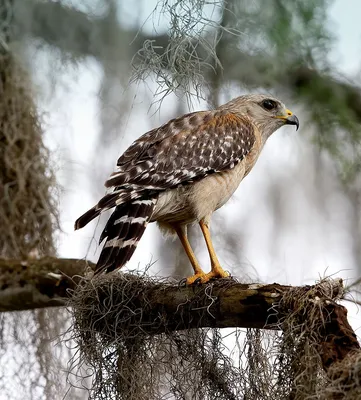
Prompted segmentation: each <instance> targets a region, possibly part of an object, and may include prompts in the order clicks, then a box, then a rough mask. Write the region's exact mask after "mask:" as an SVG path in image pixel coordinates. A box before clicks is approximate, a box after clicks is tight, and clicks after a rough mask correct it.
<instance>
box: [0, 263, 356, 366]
mask: <svg viewBox="0 0 361 400" xmlns="http://www.w3.org/2000/svg"><path fill="white" fill-rule="evenodd" d="M93 267H94V264H92V263H88V262H86V261H84V260H72V259H56V258H43V259H39V260H35V259H30V260H26V261H21V260H4V259H0V311H15V310H29V309H34V308H43V307H52V306H64V305H65V304H66V303H67V302H68V300H67V298H68V297H70V296H72V299H71V305H73V306H74V307H75V308H76V309H77V310H78V311H77V312H81V313H82V318H81V320H82V321H83V323H84V321H85V323H87V322H86V321H88V322H89V326H91V327H92V329H94V330H96V331H99V332H100V333H103V334H104V330H106V329H112V332H113V333H114V332H115V333H116V334H120V331H121V332H122V334H124V331H125V330H127V329H131V330H132V333H134V332H135V329H139V330H140V331H141V332H142V333H143V334H144V333H149V334H159V333H162V332H165V331H174V330H183V329H192V328H200V327H203V328H204V327H213V328H226V327H241V328H260V329H262V328H263V329H281V330H282V329H283V328H284V325H283V324H284V323H285V321H287V320H289V317H290V315H293V314H294V315H295V317H293V318H294V321H296V322H297V325H298V324H302V323H306V322H305V321H307V319H308V318H309V315H310V313H314V318H315V321H316V322H317V323H318V325H317V326H318V328H317V335H318V336H319V338H320V339H319V343H318V352H319V354H320V357H321V360H322V363H323V366H324V368H325V369H326V370H328V369H329V368H330V367H331V366H334V365H335V363H336V362H338V361H341V360H344V359H346V358H347V357H348V356H349V355H350V354H352V353H354V352H355V351H356V352H358V351H359V349H360V346H359V344H358V342H357V340H356V335H355V333H354V332H353V330H352V328H351V327H350V325H349V323H348V321H347V310H346V308H345V307H343V306H341V305H339V304H337V303H336V300H338V299H340V298H341V297H342V294H343V286H342V280H340V279H338V280H325V281H322V282H320V283H319V284H317V285H314V286H304V287H291V286H285V285H279V284H276V283H273V284H254V283H253V284H244V283H238V282H235V281H233V280H230V279H224V280H217V281H214V282H211V283H210V284H207V285H200V286H196V287H185V286H179V285H174V284H169V283H161V282H159V281H152V280H151V279H150V278H145V277H140V276H137V275H133V274H113V275H111V274H110V275H105V276H101V277H99V278H97V279H92V280H82V278H83V277H84V275H85V274H86V273H89V272H90V273H91V271H92V269H93ZM124 299H126V306H125V305H124ZM84 307H85V309H84ZM315 310H316V311H317V312H315ZM307 323H308V322H307ZM312 329H314V328H312ZM118 330H119V332H118ZM106 334H107V335H109V334H110V332H106ZM313 334H315V332H313Z"/></svg>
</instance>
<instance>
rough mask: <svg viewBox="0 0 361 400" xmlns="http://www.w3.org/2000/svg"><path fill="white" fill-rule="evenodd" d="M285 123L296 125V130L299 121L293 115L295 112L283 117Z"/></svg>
mask: <svg viewBox="0 0 361 400" xmlns="http://www.w3.org/2000/svg"><path fill="white" fill-rule="evenodd" d="M285 124H286V125H296V131H298V128H299V127H300V121H299V120H298V118H297V117H296V116H295V114H292V115H290V116H289V117H287V118H285Z"/></svg>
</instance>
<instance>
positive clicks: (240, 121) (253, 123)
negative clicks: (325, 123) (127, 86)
mask: <svg viewBox="0 0 361 400" xmlns="http://www.w3.org/2000/svg"><path fill="white" fill-rule="evenodd" d="M285 124H290V125H296V127H297V129H298V127H299V121H298V118H297V117H296V116H295V115H294V114H293V113H292V112H291V111H290V110H288V109H287V108H286V107H285V106H284V104H283V103H282V102H280V101H279V100H277V99H275V98H273V97H270V96H265V95H260V94H249V95H245V96H240V97H237V98H235V99H233V100H231V101H230V102H228V103H226V104H224V105H222V106H220V107H218V108H217V109H214V110H211V111H198V112H193V113H190V114H186V115H183V116H181V117H179V118H175V119H172V120H170V121H169V122H168V123H166V124H164V125H162V126H161V127H159V128H156V129H153V130H151V131H149V132H147V133H145V134H144V135H143V136H141V137H140V138H139V139H138V140H136V141H135V142H134V143H133V144H132V145H131V146H130V147H129V148H128V149H127V150H126V151H125V153H124V154H123V155H122V156H120V158H119V159H118V163H117V170H116V172H114V173H113V174H111V175H110V177H109V179H108V180H107V181H106V182H105V186H106V187H107V188H110V189H111V191H110V192H109V193H108V194H106V195H105V196H104V197H103V198H102V199H101V200H100V201H99V202H98V204H96V205H95V206H94V207H93V208H91V209H90V210H89V211H87V212H86V213H85V214H84V215H82V216H81V217H80V218H79V219H78V220H77V221H76V222H75V229H80V228H82V227H83V226H85V225H86V224H87V223H88V222H90V221H91V220H92V219H94V218H95V217H97V216H98V215H100V213H102V212H103V211H105V210H109V209H111V208H114V211H113V214H112V215H111V216H110V218H109V220H108V222H107V224H106V226H105V228H104V231H103V233H102V234H101V236H100V241H99V243H101V242H102V241H103V240H104V239H106V240H105V244H104V247H103V249H102V252H101V254H100V257H99V260H98V263H97V266H96V271H95V272H96V273H99V272H111V271H114V270H116V269H119V268H121V267H122V266H123V265H124V264H125V263H126V262H127V261H128V260H129V259H130V258H131V256H132V254H133V253H134V250H135V249H136V246H137V244H138V242H139V240H140V238H141V237H142V235H143V233H144V231H145V228H146V226H147V224H148V223H149V222H155V221H156V222H157V223H158V225H159V226H160V228H161V229H162V230H163V231H165V232H167V233H172V234H175V233H176V234H177V235H178V237H179V239H180V241H181V243H182V245H183V247H184V250H185V252H186V253H187V256H188V258H189V260H190V262H191V264H192V267H193V269H194V275H192V276H191V277H189V278H187V283H188V284H192V283H194V282H202V283H204V282H207V281H208V280H210V279H212V278H223V277H227V276H228V273H227V272H225V271H224V270H223V269H222V267H221V265H220V263H219V261H218V258H217V256H216V253H215V250H214V247H213V244H212V240H211V234H210V220H211V216H212V214H213V212H214V211H215V210H217V209H218V208H220V207H222V206H223V205H224V204H225V203H226V202H227V201H228V200H229V198H230V197H231V196H232V194H233V193H234V191H235V190H236V189H237V187H238V185H239V184H240V183H241V181H242V179H243V178H244V177H245V176H246V175H248V173H249V172H250V171H251V169H252V168H253V166H254V164H255V162H256V161H257V159H258V156H259V155H260V153H261V150H262V148H263V146H264V144H265V143H266V140H267V139H268V138H269V137H270V135H271V134H272V133H273V132H275V131H276V130H277V129H278V128H280V127H281V126H283V125H285ZM194 223H198V224H199V226H200V228H201V230H202V233H203V236H204V239H205V242H206V245H207V248H208V252H209V257H210V262H211V271H210V272H208V273H205V272H204V271H203V269H202V268H201V266H200V265H199V263H198V261H197V259H196V257H195V255H194V252H193V250H192V247H191V245H190V243H189V241H188V238H187V226H188V225H189V224H194Z"/></svg>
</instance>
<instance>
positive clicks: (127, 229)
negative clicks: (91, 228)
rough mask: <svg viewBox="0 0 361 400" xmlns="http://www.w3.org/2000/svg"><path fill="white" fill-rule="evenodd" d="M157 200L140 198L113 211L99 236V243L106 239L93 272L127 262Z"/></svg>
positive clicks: (120, 265) (117, 266)
mask: <svg viewBox="0 0 361 400" xmlns="http://www.w3.org/2000/svg"><path fill="white" fill-rule="evenodd" d="M156 200H157V199H156V197H152V198H149V197H147V198H146V197H142V198H140V199H138V200H133V201H131V202H128V203H126V204H122V205H120V206H117V207H116V208H115V210H114V212H113V214H112V215H111V217H110V218H109V220H108V222H107V224H106V226H105V228H104V231H103V233H102V234H101V236H100V242H101V241H103V240H104V239H105V238H107V239H106V242H105V244H104V247H103V250H102V252H101V254H100V257H99V260H98V263H97V266H96V270H95V272H96V273H100V272H103V271H105V272H111V271H114V270H115V269H117V268H121V267H122V266H123V265H124V264H125V263H126V262H127V261H129V259H130V258H131V256H132V255H133V253H134V251H135V249H136V247H137V245H138V242H139V240H140V238H141V237H142V235H143V233H144V231H145V228H146V227H147V224H148V222H149V220H150V218H151V217H152V214H153V210H154V206H155V203H156Z"/></svg>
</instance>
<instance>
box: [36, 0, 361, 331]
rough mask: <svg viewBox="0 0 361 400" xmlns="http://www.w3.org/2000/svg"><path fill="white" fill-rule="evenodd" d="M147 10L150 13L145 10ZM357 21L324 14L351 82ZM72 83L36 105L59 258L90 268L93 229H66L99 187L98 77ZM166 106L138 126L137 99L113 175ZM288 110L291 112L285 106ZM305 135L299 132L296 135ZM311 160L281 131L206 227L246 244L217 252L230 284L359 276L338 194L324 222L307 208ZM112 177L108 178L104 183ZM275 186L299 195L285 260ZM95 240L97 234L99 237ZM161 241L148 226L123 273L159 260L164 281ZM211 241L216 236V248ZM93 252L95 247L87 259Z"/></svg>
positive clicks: (84, 68) (359, 5)
mask: <svg viewBox="0 0 361 400" xmlns="http://www.w3.org/2000/svg"><path fill="white" fill-rule="evenodd" d="M140 3H142V4H145V3H146V2H140ZM147 4H148V5H149V7H151V4H152V2H148V3H147ZM125 15H126V14H125ZM360 15H361V2H360V1H358V0H338V1H336V2H335V3H334V5H333V6H332V8H331V9H330V16H331V20H333V21H334V22H332V21H331V30H332V32H333V33H334V34H335V35H336V36H337V37H338V42H337V43H338V44H337V48H336V50H335V51H334V52H333V53H332V54H330V58H331V60H332V61H333V62H334V63H335V65H338V66H339V68H340V70H341V71H342V72H344V73H346V74H349V75H350V76H354V75H355V74H356V73H357V72H358V71H359V68H360V60H361V57H360V56H359V54H361V53H360V49H361V24H360V22H359V16H360ZM336 21H337V22H336ZM76 76H77V81H75V80H74V77H72V76H69V73H68V72H66V73H64V75H63V80H64V82H65V85H64V86H61V85H59V86H58V87H57V89H56V91H55V92H53V91H52V89H49V92H48V93H45V94H46V96H44V98H45V99H46V101H44V102H43V103H42V107H43V109H44V110H45V112H46V113H47V116H46V122H47V125H48V129H47V132H46V133H47V144H48V145H49V146H50V147H51V149H52V150H54V154H56V158H57V159H58V160H59V169H58V178H59V180H60V182H61V184H62V185H63V188H64V191H63V193H62V196H61V203H60V211H61V226H62V230H63V232H62V233H61V234H60V236H59V243H58V244H59V246H58V250H59V255H60V256H61V257H74V258H83V257H85V256H86V255H88V258H89V259H91V260H96V255H95V253H94V249H95V245H94V243H95V241H94V240H92V238H93V236H94V229H95V226H96V222H94V223H92V224H89V225H88V226H87V227H86V228H84V229H82V230H81V231H78V232H74V231H73V224H74V221H75V219H76V218H77V217H78V216H79V215H80V214H82V213H83V212H85V211H86V210H87V209H88V208H90V207H91V206H93V205H94V202H95V199H94V198H92V193H94V192H95V190H94V188H91V187H90V185H92V184H94V185H98V184H99V183H98V182H92V180H91V178H90V179H89V177H91V176H92V175H93V173H94V171H93V170H92V159H93V158H94V157H96V151H94V145H95V143H96V138H97V135H98V132H99V120H98V118H99V115H100V111H99V104H98V100H97V94H98V90H99V86H100V81H101V78H102V71H101V69H100V68H99V67H98V66H97V64H96V63H95V62H93V61H89V60H88V61H86V62H85V63H84V65H80V66H79V67H78V70H77V71H76ZM39 81H40V78H39ZM148 95H149V93H148ZM50 99H51V100H50ZM143 99H144V101H143ZM164 104H165V107H164V108H163V109H162V112H161V113H160V115H156V116H155V117H154V118H152V119H151V120H150V121H149V119H148V118H140V116H142V115H144V113H146V112H147V109H148V103H147V101H146V96H145V95H144V93H142V92H140V93H139V95H138V96H137V98H136V99H135V101H134V102H133V106H132V109H131V112H130V114H129V116H127V118H125V121H126V123H125V124H124V126H122V127H121V133H122V135H121V136H122V137H119V140H117V142H116V143H114V145H113V146H112V149H110V150H109V152H110V155H111V154H112V155H113V157H114V166H115V163H116V159H117V156H118V155H119V154H120V153H121V152H122V151H124V150H125V148H126V147H127V146H128V145H129V144H130V143H131V142H132V141H133V140H134V139H135V138H136V137H138V136H140V135H141V134H142V133H144V132H145V131H146V130H148V129H150V128H152V127H156V126H157V125H159V124H160V123H163V122H166V121H165V120H164V119H162V116H164V115H165V116H167V115H169V113H170V112H172V108H173V106H174V104H173V103H172V101H171V98H169V99H168V100H167V102H165V103H164ZM288 106H289V108H294V107H292V105H288ZM301 126H302V121H301ZM127 132H132V136H131V135H127ZM302 134H305V131H303V132H301V133H300V135H302ZM311 152H312V148H311V147H310V146H309V145H308V144H307V143H305V141H304V140H301V138H300V136H299V133H297V134H296V133H295V132H294V131H293V129H292V128H291V127H285V128H283V129H282V130H281V131H279V132H277V134H276V135H274V137H272V138H271V140H269V143H268V144H267V146H266V147H265V149H264V152H263V154H262V156H261V157H260V160H259V161H258V164H257V165H256V167H255V169H254V170H253V171H252V173H251V174H250V176H249V177H247V179H246V180H245V181H244V182H243V183H242V184H241V186H240V188H239V189H238V190H237V192H236V194H235V196H234V198H233V199H232V201H231V202H230V204H227V205H226V206H225V207H224V208H222V209H221V210H219V211H218V212H217V215H216V216H215V218H214V222H213V228H214V231H216V230H217V224H219V221H222V227H223V229H224V228H225V229H227V230H231V231H234V232H235V235H239V237H240V240H239V241H240V243H242V244H243V247H242V258H241V259H239V258H238V257H235V258H234V259H230V258H229V257H228V255H227V254H224V252H222V251H221V250H219V251H218V253H219V258H220V260H221V262H223V264H224V266H225V268H226V269H229V270H230V271H231V272H232V273H233V274H234V275H235V276H242V275H243V274H246V275H247V276H249V277H251V278H253V280H261V281H263V282H273V281H277V282H279V283H285V284H296V285H297V284H306V283H308V284H310V283H312V282H314V281H315V280H317V279H318V278H319V277H320V276H323V275H325V274H326V275H330V274H337V276H341V277H343V278H345V279H347V278H353V277H355V276H356V271H354V270H352V268H353V259H352V252H351V246H350V242H352V240H350V237H349V231H348V225H347V218H348V216H349V206H348V203H347V199H346V198H344V197H343V196H342V195H341V196H340V195H339V194H338V190H337V188H335V190H334V191H332V192H330V196H329V198H328V200H327V202H326V204H325V208H327V210H328V213H327V215H328V217H327V216H326V214H325V213H323V212H324V210H322V211H321V210H320V209H317V208H315V207H313V206H311V203H310V200H309V196H310V195H311V194H312V193H313V192H314V191H315V180H314V179H313V178H314V177H312V176H313V174H314V169H313V168H316V166H313V165H307V166H305V165H303V163H302V160H303V159H307V157H308V155H309V154H310V153H311ZM326 162H327V161H326ZM110 172H111V171H108V173H106V171H105V175H104V180H105V179H106V177H107V175H108V174H109V173H110ZM304 174H310V179H309V183H308V184H307V185H305V184H304V182H305V179H304V176H305V175H304ZM275 177H277V180H280V182H281V185H280V196H285V195H284V194H283V191H282V187H284V188H285V190H284V192H286V187H287V186H286V185H293V186H294V189H295V190H293V191H292V193H296V194H297V196H293V197H292V198H285V200H286V203H287V207H288V208H287V213H286V217H287V221H288V223H287V224H286V225H285V226H288V227H291V229H290V228H287V229H286V230H285V229H283V230H280V232H281V233H280V237H279V238H277V240H279V241H281V243H282V245H281V246H278V247H279V248H281V249H282V251H279V249H278V250H277V251H276V250H275V249H274V248H273V246H272V244H273V243H274V238H273V237H272V235H274V227H275V225H274V224H277V223H278V222H277V221H273V219H272V215H270V211H269V210H270V209H269V205H268V203H267V190H268V189H269V187H268V185H267V182H269V181H272V179H275ZM333 178H334V179H335V181H337V180H336V178H335V177H328V179H331V180H332V179H333ZM331 187H332V185H331ZM255 204H257V208H255ZM322 213H323V214H322ZM320 220H321V222H320ZM235 221H236V226H237V227H239V226H241V227H242V232H239V230H237V229H235V224H234V222H235ZM345 221H346V222H345ZM99 233H100V232H97V234H96V237H98V235H99ZM245 235H246V237H247V238H246V239H245ZM162 240H163V239H162V238H161V236H160V234H159V233H158V231H157V228H156V226H155V224H152V225H151V226H150V227H149V228H147V231H146V233H145V235H144V237H143V239H142V241H141V243H140V245H139V247H138V249H137V251H136V253H135V254H134V256H133V258H132V260H131V262H130V263H129V268H136V267H137V266H138V264H139V265H141V266H144V265H145V264H146V263H147V262H149V261H150V259H151V257H152V258H153V260H154V259H158V260H160V261H159V263H157V264H156V265H155V266H154V267H152V270H151V272H152V273H154V274H160V275H167V270H166V269H165V268H164V269H161V270H160V266H161V265H162V262H161V260H162V254H160V253H159V249H158V246H157V242H161V241H162ZM217 241H218V240H217V235H216V239H215V242H216V246H217ZM90 243H91V244H92V247H91V250H90V251H89V252H87V251H86V249H87V247H88V245H89V244H90ZM236 243H237V239H236ZM220 247H221V246H220ZM220 247H219V248H220ZM195 250H196V252H197V253H198V254H199V255H200V257H199V258H200V260H201V262H203V263H208V260H207V256H206V253H205V251H204V247H203V248H202V246H201V245H199V244H198V243H197V246H196V248H195ZM275 251H276V253H275ZM255 271H256V272H255ZM350 307H351V306H350ZM350 319H351V323H352V325H353V326H354V327H355V328H358V327H359V326H360V325H361V320H360V318H359V316H358V315H357V314H356V308H355V307H354V308H353V309H352V313H351V315H350Z"/></svg>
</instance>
